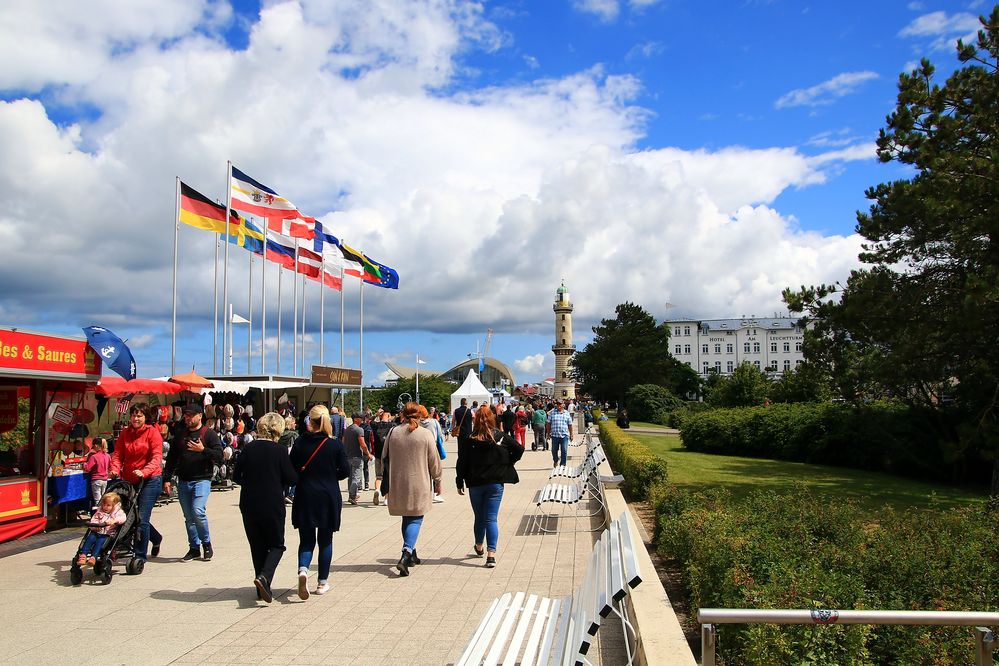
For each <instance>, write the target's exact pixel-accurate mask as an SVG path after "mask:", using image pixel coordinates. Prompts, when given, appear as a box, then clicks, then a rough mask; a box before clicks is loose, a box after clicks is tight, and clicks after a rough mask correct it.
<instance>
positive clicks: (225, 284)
mask: <svg viewBox="0 0 999 666" xmlns="http://www.w3.org/2000/svg"><path fill="white" fill-rule="evenodd" d="M225 171H226V176H225V269H224V270H223V272H222V305H223V308H222V309H223V311H225V312H228V311H229V245H230V244H231V243H229V216H230V215H231V214H232V213H231V210H232V209H231V208H230V207H229V205H230V204H231V203H232V162H230V161H229V160H226V162H225ZM231 335H232V332H231V330H230V328H229V327H226V328H223V329H222V347H223V349H224V348H225V347H226V344H225V343H226V340H227V339H228V340H229V374H230V375H231V374H232V339H231V337H230V338H227V337H226V336H231Z"/></svg>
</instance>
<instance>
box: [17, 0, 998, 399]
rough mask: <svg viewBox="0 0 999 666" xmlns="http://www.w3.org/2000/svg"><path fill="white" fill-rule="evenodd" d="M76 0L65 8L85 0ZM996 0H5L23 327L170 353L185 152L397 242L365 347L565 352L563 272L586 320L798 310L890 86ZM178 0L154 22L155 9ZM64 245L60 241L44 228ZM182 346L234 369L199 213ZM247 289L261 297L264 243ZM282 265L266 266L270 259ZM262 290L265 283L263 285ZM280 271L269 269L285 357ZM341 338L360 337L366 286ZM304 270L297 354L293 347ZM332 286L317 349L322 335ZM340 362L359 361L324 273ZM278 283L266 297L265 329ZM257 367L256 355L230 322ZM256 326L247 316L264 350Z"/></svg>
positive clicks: (240, 364) (503, 354)
mask: <svg viewBox="0 0 999 666" xmlns="http://www.w3.org/2000/svg"><path fill="white" fill-rule="evenodd" d="M60 7H61V8H60ZM989 10H990V5H988V4H986V3H983V2H929V1H920V2H909V3H905V2H893V3H888V2H880V3H861V2H839V3H804V2H790V1H777V0H775V1H770V2H766V1H762V0H761V1H746V2H741V3H695V2H679V1H671V0H659V1H657V0H630V1H629V0H625V1H618V0H548V1H545V2H527V1H526V0H523V1H520V0H517V1H506V2H485V3H474V2H464V1H462V0H450V1H444V0H381V1H371V2H362V1H360V0H358V1H346V0H344V1H341V2H320V1H318V0H315V1H313V0H300V1H295V2H265V3H256V2H236V3H232V4H230V3H228V2H224V1H216V0H211V1H210V0H179V1H178V2H173V3H169V4H168V5H164V4H163V3H156V2H152V0H134V1H133V2H127V3H125V2H112V1H106V2H95V3H93V4H92V5H91V8H90V10H89V11H88V12H79V11H76V10H75V9H74V4H73V3H70V2H68V0H67V1H66V2H64V3H59V2H54V3H36V2H30V1H27V0H23V1H17V2H13V3H9V4H8V5H7V6H6V8H5V11H4V12H3V13H2V14H0V53H3V56H4V57H2V58H0V63H3V64H2V65H0V148H2V150H0V188H3V191H4V192H5V198H6V200H7V202H8V205H7V206H6V207H5V210H4V211H2V212H0V324H4V325H11V326H18V327H23V328H32V329H37V330H45V331H65V332H77V331H78V329H79V327H81V326H86V325H90V324H101V325H105V326H108V327H109V328H112V329H113V330H116V331H117V332H118V333H119V334H121V335H122V336H123V337H127V338H129V340H130V341H131V343H132V346H133V351H134V352H135V355H136V358H137V361H138V364H139V371H140V374H142V375H144V376H156V375H160V374H164V373H167V372H168V371H169V369H170V334H171V321H170V307H171V298H170V284H171V280H172V263H173V255H172V249H173V222H172V219H173V215H174V210H173V209H174V182H175V181H174V178H175V176H179V177H180V178H181V179H183V180H184V182H186V183H188V184H189V185H191V186H193V187H195V188H197V189H199V190H200V191H202V192H204V193H205V194H207V195H209V196H211V197H220V198H221V197H224V195H225V192H224V186H225V181H224V174H225V162H226V160H232V161H233V163H234V164H236V165H237V166H239V168H241V169H243V170H244V171H246V172H247V173H250V174H251V175H252V176H253V177H255V178H257V179H258V180H260V181H262V182H264V183H266V184H267V185H269V186H271V187H273V188H274V189H276V190H278V191H279V192H280V193H281V194H283V195H285V196H287V197H288V198H290V199H291V200H292V201H294V202H296V203H297V204H298V205H299V207H300V208H301V209H302V210H303V211H305V212H307V213H309V214H311V215H315V216H317V217H320V218H321V219H322V220H323V222H324V225H325V226H326V227H327V228H330V229H332V230H333V233H336V234H338V235H340V236H341V237H342V238H344V239H346V240H347V241H348V242H349V243H350V244H351V245H353V246H355V247H358V248H360V249H362V250H363V251H365V252H367V253H369V254H371V255H372V256H374V257H376V258H377V259H378V260H380V261H382V262H384V263H386V264H388V265H391V266H393V267H395V268H397V269H398V271H399V274H400V277H401V288H400V289H399V290H398V291H397V292H387V291H383V290H377V289H370V288H369V289H367V290H366V291H365V323H364V325H365V335H364V359H363V367H364V371H365V376H366V377H367V378H368V379H369V380H370V381H372V382H376V383H377V382H378V381H379V378H380V377H384V372H385V366H384V362H385V361H386V360H394V361H397V362H399V363H402V364H405V365H414V364H415V356H416V354H417V353H419V354H420V356H421V358H423V359H425V360H427V363H428V367H429V368H433V369H445V368H447V367H449V366H451V365H453V364H454V363H457V362H459V361H461V360H463V359H464V358H465V357H466V355H467V354H469V353H472V352H474V351H475V348H476V343H477V342H478V343H479V344H482V342H483V341H484V338H485V332H486V329H487V328H492V329H494V331H495V333H494V336H493V342H492V348H491V355H493V356H496V357H498V358H500V359H501V360H503V361H505V362H507V363H508V364H510V365H511V366H513V367H514V368H515V370H516V371H517V373H518V378H519V379H522V380H523V381H537V380H538V379H540V378H542V377H544V376H550V374H551V372H552V369H553V366H554V359H553V357H552V354H551V353H550V346H551V342H552V341H551V330H552V325H553V320H552V317H553V313H552V311H551V304H552V301H553V298H554V294H555V289H556V288H557V287H558V284H559V281H560V280H561V279H563V278H564V279H565V280H566V283H567V285H568V286H569V288H570V291H571V294H572V298H573V301H574V302H575V304H576V308H577V309H576V343H577V345H579V346H582V345H583V344H585V342H586V341H587V339H588V335H589V333H590V331H589V329H590V326H592V325H593V324H594V323H595V322H597V321H598V320H599V319H600V318H601V317H606V316H609V315H611V314H612V312H613V308H614V305H616V304H617V303H620V302H622V301H625V300H631V301H633V302H637V303H639V304H641V305H642V306H644V307H646V308H647V309H648V310H649V311H651V312H652V313H653V314H654V315H656V316H657V317H660V318H661V317H663V316H664V315H665V312H666V309H665V304H666V303H667V302H668V303H670V304H672V305H673V309H672V310H670V314H671V315H684V316H700V317H727V316H736V315H740V314H749V313H753V314H770V313H772V312H776V311H780V310H782V309H783V308H782V305H781V301H780V291H781V289H783V288H784V287H786V286H796V285H800V284H815V283H819V282H832V281H835V280H842V279H845V277H846V276H847V275H848V274H849V271H850V270H851V269H853V268H856V267H857V265H858V264H857V260H856V254H857V251H858V250H859V244H860V239H859V238H857V237H856V236H855V235H854V234H853V229H854V222H855V213H856V211H857V210H858V209H864V208H866V202H865V199H864V196H863V193H864V190H865V189H866V188H867V187H869V186H872V185H874V184H876V183H878V182H881V181H884V180H890V179H895V178H900V177H905V176H906V175H907V174H906V172H905V171H903V170H901V169H900V168H899V167H897V166H895V165H890V164H889V165H881V164H878V163H877V162H876V160H875V159H874V152H873V150H874V149H873V142H874V140H875V138H876V137H877V132H878V129H879V128H881V127H882V126H883V124H884V118H885V116H886V115H887V114H888V113H889V112H890V111H891V110H892V109H893V107H894V101H895V93H896V82H897V77H898V74H899V73H900V72H901V71H907V70H908V69H910V68H911V67H913V66H914V65H915V63H917V62H918V60H919V58H921V57H928V58H929V59H930V60H931V61H933V62H934V64H935V65H937V67H938V70H939V72H940V75H941V76H945V75H946V74H947V73H949V72H950V71H951V70H952V69H953V68H954V66H955V64H956V59H955V57H954V44H955V42H956V40H957V39H958V38H959V37H967V36H969V35H971V34H973V32H974V30H975V27H976V17H977V15H979V14H983V13H988V11H989ZM150 16H155V17H156V20H155V21H150V20H149V17H150ZM39 228H43V229H45V230H46V233H45V246H44V247H45V251H44V253H43V254H41V255H39V253H38V245H37V242H38V241H37V239H38V229H39ZM180 243H181V248H182V250H181V252H180V259H179V262H180V272H179V276H178V285H179V290H180V300H179V325H178V350H179V351H178V357H177V366H178V369H182V370H187V369H188V368H189V367H190V366H191V365H196V367H197V369H198V370H199V371H201V372H206V373H208V372H211V371H212V354H211V349H212V336H211V329H212V293H211V292H212V284H213V277H214V260H213V244H212V241H211V238H210V237H208V236H207V234H206V233H205V232H201V231H197V230H194V229H189V228H184V229H181V232H180ZM236 256H237V255H234V257H233V260H232V261H233V263H232V264H231V265H230V271H231V277H230V280H231V282H230V284H231V291H230V293H231V294H232V295H233V301H234V303H235V309H236V311H237V312H240V313H241V314H243V315H244V316H245V315H246V314H247V312H248V310H247V308H246V305H245V302H246V291H245V285H246V283H247V280H248V277H249V276H248V275H247V271H246V266H245V261H244V260H243V259H244V257H245V255H241V256H238V260H237V258H236ZM254 270H255V271H256V273H255V275H256V276H257V278H256V279H259V265H258V266H257V267H255V269H254ZM254 289H255V298H256V299H259V292H260V290H259V288H258V286H257V284H255V285H254ZM276 289H277V287H276V284H275V283H273V282H272V283H269V284H268V286H267V292H268V302H269V313H268V321H269V324H270V326H269V328H268V331H267V343H266V348H267V350H268V351H269V361H268V366H269V368H270V369H271V370H273V369H274V366H275V358H274V349H275V348H276V345H277V337H276V329H275V328H274V322H275V320H276V314H275V311H274V308H275V302H276V295H277V292H276ZM345 298H346V303H345V307H346V310H347V317H346V322H345V324H346V327H347V328H348V329H349V332H348V334H347V336H346V338H345V340H344V346H345V348H346V354H345V364H346V365H347V366H349V367H357V365H358V364H359V363H360V359H359V351H360V349H359V347H360V340H359V335H358V331H357V324H358V310H359V303H358V295H357V290H356V283H355V284H350V285H348V290H347V292H346V297H345ZM290 301H291V289H290V281H288V280H285V291H284V296H283V304H284V306H285V312H284V317H283V320H284V323H285V326H284V333H283V336H282V361H283V363H282V365H283V366H284V367H282V372H284V373H288V372H290V371H291V364H290V359H291V358H292V353H291V346H290V344H291V343H290V340H291V326H290V321H291V310H290V305H289V303H290ZM318 307H319V297H318V291H317V290H316V288H315V287H313V288H311V289H310V291H309V301H308V305H307V310H308V314H307V321H308V322H309V340H308V346H307V354H306V358H307V360H309V361H310V362H311V361H318V334H319V332H318V330H317V329H316V328H315V323H316V313H317V311H318ZM326 307H327V319H326V321H327V326H326V328H327V330H328V331H334V332H330V333H327V335H326V338H325V347H326V362H327V363H330V362H338V361H339V348H340V340H339V326H340V322H339V296H338V294H336V293H333V292H328V295H327V300H326ZM259 310H260V304H259V300H256V301H255V305H254V310H253V314H254V321H255V323H256V324H257V325H259V317H260V314H259ZM235 338H236V348H235V351H234V356H235V362H234V366H235V370H236V372H244V371H245V370H246V357H245V353H246V351H245V350H246V347H245V345H246V342H245V340H246V336H245V328H244V329H242V330H240V329H239V328H237V333H236V336H235ZM259 345H260V332H259V329H258V328H256V327H255V330H254V339H253V346H254V352H253V355H254V360H253V362H252V366H251V367H252V368H253V369H254V370H256V369H258V368H259V356H258V354H259Z"/></svg>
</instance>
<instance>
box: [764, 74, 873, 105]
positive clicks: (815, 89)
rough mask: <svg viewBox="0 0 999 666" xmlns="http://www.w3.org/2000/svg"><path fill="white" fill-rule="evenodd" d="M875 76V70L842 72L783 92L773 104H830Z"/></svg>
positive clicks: (853, 91)
mask: <svg viewBox="0 0 999 666" xmlns="http://www.w3.org/2000/svg"><path fill="white" fill-rule="evenodd" d="M876 78H878V74H877V73H876V72H867V71H864V72H843V73H842V74H837V75H836V76H834V77H832V78H831V79H829V80H828V81H823V82H822V83H818V84H816V85H814V86H811V87H810V88H798V89H796V90H792V91H790V92H788V93H785V94H783V95H781V96H780V99H778V100H777V101H776V102H775V103H774V106H775V107H777V108H778V109H785V108H788V107H792V106H821V105H825V104H832V103H833V102H834V101H835V100H837V99H839V98H840V97H845V96H846V95H850V94H852V93H855V92H856V91H857V89H858V88H859V87H860V86H861V85H863V84H864V83H867V82H868V81H871V80H873V79H876Z"/></svg>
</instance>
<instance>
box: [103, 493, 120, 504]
mask: <svg viewBox="0 0 999 666" xmlns="http://www.w3.org/2000/svg"><path fill="white" fill-rule="evenodd" d="M109 500H110V501H111V506H114V505H115V504H121V495H119V494H118V493H104V495H103V496H102V497H101V506H104V503H105V502H107V501H109Z"/></svg>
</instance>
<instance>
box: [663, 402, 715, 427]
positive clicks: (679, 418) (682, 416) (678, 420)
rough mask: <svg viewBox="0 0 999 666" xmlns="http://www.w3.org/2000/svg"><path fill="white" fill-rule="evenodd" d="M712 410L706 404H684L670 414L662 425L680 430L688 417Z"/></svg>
mask: <svg viewBox="0 0 999 666" xmlns="http://www.w3.org/2000/svg"><path fill="white" fill-rule="evenodd" d="M712 409H715V408H714V407H712V406H711V405H709V404H708V403H706V402H684V403H683V405H681V406H680V407H678V408H676V409H674V410H673V411H672V412H670V414H669V418H668V419H666V422H665V423H664V424H663V425H668V426H669V427H670V428H680V427H682V426H683V424H684V423H685V422H686V421H687V419H688V418H690V416H692V415H694V414H701V413H703V412H708V411H711V410H712Z"/></svg>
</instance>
